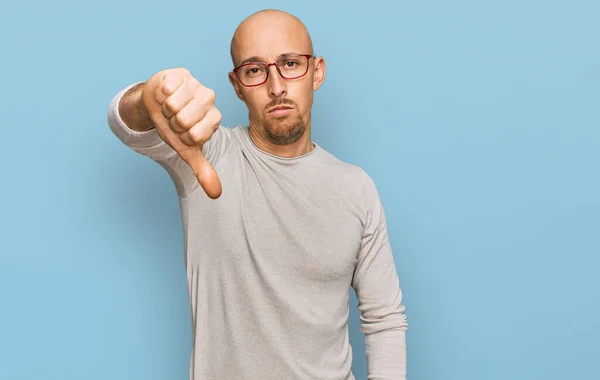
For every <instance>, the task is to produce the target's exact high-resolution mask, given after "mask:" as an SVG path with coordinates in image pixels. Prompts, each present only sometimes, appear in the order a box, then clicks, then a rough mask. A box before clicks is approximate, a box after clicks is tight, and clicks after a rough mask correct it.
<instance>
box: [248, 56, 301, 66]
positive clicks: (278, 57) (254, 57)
mask: <svg viewBox="0 0 600 380" xmlns="http://www.w3.org/2000/svg"><path fill="white" fill-rule="evenodd" d="M298 54H300V53H283V54H279V55H278V56H277V58H276V59H275V61H278V60H280V59H281V58H284V57H289V56H291V55H298ZM256 62H265V60H264V59H261V58H260V57H258V56H252V57H250V58H246V59H244V60H243V61H242V62H241V63H240V64H239V66H242V65H245V64H246V63H256Z"/></svg>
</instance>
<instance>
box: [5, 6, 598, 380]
mask: <svg viewBox="0 0 600 380" xmlns="http://www.w3.org/2000/svg"><path fill="white" fill-rule="evenodd" d="M16 4H17V2H16V1H12V2H4V3H3V5H2V8H1V10H0V32H1V33H0V36H1V37H0V38H1V39H2V44H1V53H0V54H1V60H0V68H1V72H2V78H1V81H0V83H1V85H0V89H1V91H0V108H1V111H2V113H1V114H2V121H1V131H2V133H1V134H0V141H1V143H2V144H1V146H2V148H1V150H0V151H1V153H0V154H1V160H0V162H1V167H0V170H1V171H0V174H1V177H0V178H1V181H2V187H1V189H2V190H1V192H0V202H1V203H0V206H1V208H0V215H1V216H0V227H1V229H0V231H1V237H2V239H1V242H0V379H2V380H5V379H6V380H21V379H27V380H42V379H43V380H72V379H73V380H74V379H77V380H81V379H90V380H100V379H102V380H105V379H111V380H121V379H123V380H125V379H127V380H137V379H140V380H141V379H144V380H159V379H160V380H164V379H169V380H175V379H180V380H181V379H186V378H187V374H188V360H189V352H190V345H191V329H190V314H189V307H188V298H187V297H188V296H187V289H186V283H185V268H184V265H183V264H184V263H183V253H182V249H183V245H182V231H181V221H180V219H179V209H178V202H177V197H176V193H175V189H174V187H173V185H172V183H171V182H170V179H169V177H168V175H167V173H166V172H165V171H164V170H163V169H162V168H161V167H159V166H158V165H157V164H155V163H153V162H152V161H150V160H148V159H146V158H144V157H142V156H139V155H137V154H136V153H134V152H133V151H131V150H129V149H128V148H126V147H125V146H123V145H122V144H121V143H120V142H119V141H118V140H117V139H116V137H115V136H113V135H112V134H111V132H110V131H109V129H108V125H107V123H106V109H107V106H108V103H109V101H110V99H111V98H112V96H113V95H114V94H115V93H116V92H117V91H118V90H119V89H121V88H123V87H124V86H126V85H127V84H129V83H131V82H133V81H138V80H145V79H147V78H148V77H149V76H150V75H151V74H152V73H154V72H156V71H158V70H161V69H163V68H168V67H174V66H185V67H187V68H189V69H190V70H191V71H192V73H193V74H195V75H196V76H197V77H198V78H199V79H200V80H201V81H203V82H204V84H205V85H207V86H209V87H211V88H213V89H215V90H216V92H217V106H218V107H219V108H220V109H221V110H222V113H223V115H224V119H223V123H224V124H225V125H228V126H234V125H236V124H237V123H244V122H245V121H246V110H245V108H244V104H243V103H241V102H240V101H239V100H238V99H237V98H236V97H235V95H234V93H233V90H232V89H231V87H230V84H229V83H228V81H227V71H228V70H229V69H230V68H231V63H230V58H229V50H228V49H229V40H230V37H231V34H232V32H233V30H234V29H235V27H236V26H237V24H238V23H239V22H240V21H241V20H242V19H243V18H244V17H245V16H247V15H249V14H250V13H252V12H254V11H256V10H259V9H262V8H268V7H276V8H277V7H282V2H274V1H258V2H240V1H217V2H204V1H169V2H166V1H165V2H158V1H126V2H125V3H120V2H117V1H114V0H107V1H102V2H93V3H88V2H82V1H55V2H42V1H37V2H33V3H32V2H23V3H20V4H19V5H16ZM289 4H290V5H289V6H287V7H284V8H283V9H284V10H287V11H290V12H292V13H294V14H296V15H298V16H299V17H300V18H301V19H302V20H303V21H304V22H305V23H306V25H307V26H308V28H309V30H310V32H311V34H312V36H313V39H314V44H315V51H316V53H317V54H319V55H323V56H324V57H325V58H326V60H327V69H328V71H327V79H326V82H325V84H324V86H323V87H322V89H321V90H319V91H318V92H317V94H316V99H315V101H316V104H315V106H314V114H313V115H314V116H313V128H314V140H315V141H317V142H318V143H320V144H321V145H322V146H324V147H325V148H326V149H328V150H329V151H331V152H332V153H333V154H335V155H337V156H338V157H339V158H341V159H343V160H346V161H348V162H351V163H354V164H357V165H360V166H361V167H362V168H364V169H365V170H366V171H367V172H368V173H369V174H370V175H371V176H372V177H373V179H374V180H375V182H376V184H377V186H378V188H379V190H380V193H381V196H382V199H383V201H384V205H385V208H386V211H387V214H388V221H389V228H390V236H391V240H392V244H393V247H394V249H395V257H396V261H397V265H398V273H399V274H400V276H401V282H402V288H403V291H404V293H405V303H406V305H407V314H408V317H409V323H410V327H409V335H408V344H409V363H408V365H409V379H410V380H442V379H443V380H482V379H490V380H496V379H498V380H500V379H502V380H504V379H511V380H520V379H528V380H529V379H545V380H564V379H573V380H584V379H599V378H600V374H599V373H598V357H599V356H600V348H599V343H598V342H599V341H600V318H599V312H600V305H599V303H600V296H599V293H600V276H599V274H598V271H599V269H600V258H599V257H600V200H599V197H600V173H599V172H600V165H599V163H600V131H599V128H600V48H598V46H599V44H598V41H599V37H600V22H599V21H598V20H599V17H600V3H599V2H597V1H592V0H589V1H581V0H579V1H561V2H559V1H516V0H510V1H502V2H500V1H496V2H490V1H474V0H473V1H466V0H457V1H451V2H450V1H441V0H437V1H420V2H410V3H409V2H406V1H400V2H395V1H391V0H390V1H374V0H372V1H368V2H360V3H351V2H326V1H299V2H294V3H293V5H292V3H289ZM351 307H352V314H351V322H350V323H351V340H352V344H353V348H354V356H355V359H354V366H353V369H354V371H355V374H356V376H357V378H358V379H359V380H364V379H365V378H366V360H365V357H364V353H363V351H364V344H363V337H362V335H361V334H360V332H359V330H358V315H357V313H356V310H355V308H356V303H355V302H354V300H353V302H352V304H351ZM249 349H251V347H249ZM236 380H237V379H236ZM307 380H308V379H307Z"/></svg>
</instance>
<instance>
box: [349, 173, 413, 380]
mask: <svg viewBox="0 0 600 380" xmlns="http://www.w3.org/2000/svg"><path fill="white" fill-rule="evenodd" d="M366 182H367V186H365V190H364V197H365V202H366V219H365V220H364V222H363V223H364V225H363V227H364V228H363V236H362V240H361V249H360V253H359V256H358V263H357V265H356V269H355V272H354V277H353V279H352V287H353V288H354V289H355V291H356V297H357V299H358V308H359V311H360V314H361V316H360V322H361V323H360V330H361V332H362V333H363V334H364V335H365V343H366V355H367V363H368V377H367V378H368V380H406V331H407V328H408V323H407V319H406V316H405V314H404V311H405V306H404V305H403V303H402V291H401V290H400V281H399V278H398V274H397V271H396V266H395V263H394V258H393V256H392V249H391V245H390V242H389V238H388V232H387V222H386V217H385V213H384V210H383V205H382V203H381V200H380V197H379V194H378V192H377V189H376V187H375V184H374V183H373V181H372V180H371V178H368V179H367V181H366Z"/></svg>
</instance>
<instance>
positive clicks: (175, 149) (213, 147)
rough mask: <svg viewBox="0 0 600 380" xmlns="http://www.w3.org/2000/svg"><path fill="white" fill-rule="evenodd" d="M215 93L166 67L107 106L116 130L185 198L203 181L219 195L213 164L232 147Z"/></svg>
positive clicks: (182, 71)
mask: <svg viewBox="0 0 600 380" xmlns="http://www.w3.org/2000/svg"><path fill="white" fill-rule="evenodd" d="M186 81H187V85H186ZM189 83H194V85H190V84H189ZM164 87H166V89H164ZM211 91H212V90H209V89H206V88H204V87H202V86H201V85H200V84H199V82H198V81H197V80H195V78H193V77H191V75H190V74H189V72H188V71H187V70H185V69H175V70H165V71H162V72H159V73H157V74H155V75H154V76H153V77H152V78H150V80H149V81H148V82H137V83H133V84H130V85H128V86H127V87H125V88H123V89H122V90H121V91H119V92H118V93H117V94H116V95H115V96H114V97H113V99H112V100H111V102H110V105H109V108H108V124H109V126H110V129H111V130H112V132H113V133H114V134H115V135H116V136H117V137H118V138H119V139H120V140H121V142H123V143H124V144H125V145H127V146H128V147H130V148H132V149H133V150H135V151H136V152H138V153H140V154H142V155H144V156H147V157H149V158H151V159H153V160H154V161H156V162H158V163H159V164H160V165H161V166H163V167H164V168H165V169H167V172H168V173H169V175H170V176H171V178H172V179H173V180H174V182H175V185H176V187H177V191H178V193H179V195H180V196H181V197H186V196H187V195H189V194H190V193H191V192H192V191H194V190H195V189H196V188H197V187H198V186H199V185H202V187H203V188H204V190H205V192H206V193H207V194H208V195H209V196H210V197H211V198H217V197H218V196H220V182H219V179H218V176H217V174H216V172H215V171H214V169H213V166H214V165H215V164H216V162H217V160H218V159H219V157H220V156H221V155H222V154H223V153H224V152H225V150H226V148H227V145H228V142H229V131H228V130H226V128H223V127H221V126H220V124H219V123H220V114H219V112H218V110H216V108H215V107H214V94H213V95H212V97H211V96H210V94H211ZM206 94H209V96H207V95H206ZM190 99H192V101H190ZM215 115H216V116H218V117H215ZM173 128H177V129H176V130H172V129H173Z"/></svg>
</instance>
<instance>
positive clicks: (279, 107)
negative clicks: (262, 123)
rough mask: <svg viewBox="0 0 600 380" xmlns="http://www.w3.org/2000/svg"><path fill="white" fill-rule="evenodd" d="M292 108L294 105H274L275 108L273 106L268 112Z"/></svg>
mask: <svg viewBox="0 0 600 380" xmlns="http://www.w3.org/2000/svg"><path fill="white" fill-rule="evenodd" d="M290 109H292V107H288V106H277V107H273V108H271V109H270V110H269V112H268V113H272V112H275V111H281V110H290Z"/></svg>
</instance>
